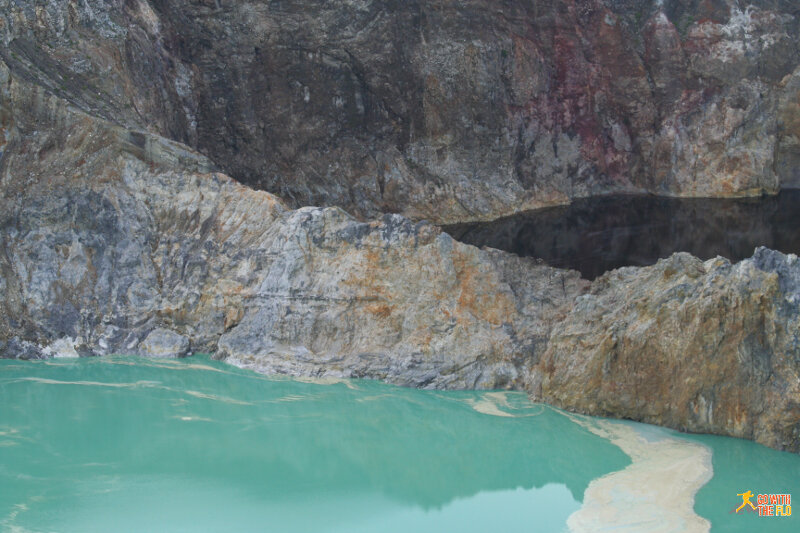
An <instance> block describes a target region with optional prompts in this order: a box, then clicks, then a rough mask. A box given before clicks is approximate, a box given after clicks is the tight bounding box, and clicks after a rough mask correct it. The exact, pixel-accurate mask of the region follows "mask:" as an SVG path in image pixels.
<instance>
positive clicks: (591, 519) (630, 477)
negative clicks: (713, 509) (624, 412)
mask: <svg viewBox="0 0 800 533" xmlns="http://www.w3.org/2000/svg"><path fill="white" fill-rule="evenodd" d="M566 416H568V417H569V418H570V419H571V420H573V421H574V422H575V423H577V424H579V425H580V426H582V427H584V428H586V429H588V430H589V431H591V432H592V433H594V434H595V435H598V436H600V437H603V438H605V439H608V440H610V441H611V442H612V443H613V444H615V445H616V446H618V447H619V448H620V449H621V450H622V451H623V452H625V453H626V454H627V455H628V456H629V457H630V458H631V460H632V461H633V462H632V463H631V464H630V465H628V466H627V467H626V468H624V469H623V470H620V471H618V472H612V473H610V474H607V475H605V476H603V477H600V478H597V479H595V480H593V481H592V482H591V483H590V484H589V487H588V488H587V489H586V492H585V493H584V498H583V506H582V507H581V508H580V509H579V510H578V511H576V512H574V513H573V514H572V515H571V516H570V517H569V519H568V521H567V525H568V527H569V530H570V531H571V532H573V533H584V532H589V531H591V532H603V531H614V532H615V533H619V532H624V533H634V532H636V533H673V532H674V533H678V532H681V533H701V532H703V533H706V532H708V531H709V530H710V528H711V524H710V523H709V521H708V520H706V519H705V518H703V517H701V516H699V515H697V514H696V513H695V512H694V497H695V494H697V491H698V490H700V488H701V487H702V486H703V485H705V484H706V483H707V482H708V481H709V480H710V479H711V477H712V475H713V468H712V466H711V449H710V448H708V447H707V446H703V445H702V444H699V443H695V442H690V441H686V440H682V439H679V438H676V437H673V436H671V435H670V434H669V433H667V432H666V431H665V430H662V429H658V428H649V427H648V428H647V431H646V432H645V431H643V430H642V429H641V428H637V427H635V426H633V425H630V424H626V423H623V422H613V421H610V420H592V419H589V418H584V417H579V416H575V415H566Z"/></svg>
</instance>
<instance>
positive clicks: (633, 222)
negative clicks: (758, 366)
mask: <svg viewBox="0 0 800 533" xmlns="http://www.w3.org/2000/svg"><path fill="white" fill-rule="evenodd" d="M443 229H444V230H445V231H446V232H448V233H449V234H450V235H452V236H453V237H454V238H455V239H457V240H459V241H462V242H465V243H468V244H474V245H476V246H490V247H492V248H498V249H500V250H506V251H508V252H513V253H515V254H517V255H520V256H528V257H538V258H541V259H543V260H544V261H545V262H546V263H547V264H549V265H552V266H556V267H561V268H570V269H574V270H578V271H580V273H581V274H582V275H583V276H584V277H585V278H588V279H594V278H596V277H598V276H600V275H601V274H603V273H604V272H607V271H609V270H613V269H615V268H619V267H622V266H645V265H652V264H654V263H655V262H656V261H658V260H659V259H660V258H664V257H669V256H670V255H672V254H673V253H674V252H689V253H691V254H693V255H695V256H697V257H699V258H701V259H704V260H705V259H711V258H712V257H716V256H718V255H720V256H722V257H726V258H728V259H730V260H731V261H739V260H741V259H745V258H747V257H750V256H752V255H753V250H754V249H755V248H756V247H758V246H767V247H769V248H773V249H775V250H779V251H781V252H784V253H794V254H800V190H787V191H783V192H781V193H780V194H779V195H778V196H766V197H759V198H740V199H716V198H715V199H709V198H663V197H655V196H607V197H600V198H590V199H583V200H577V201H575V202H573V203H572V204H570V205H568V206H559V207H552V208H546V209H540V210H536V211H531V212H529V213H523V214H519V215H514V216H511V217H508V218H503V219H500V220H496V221H494V222H487V223H475V224H459V225H453V226H445V227H444V228H443Z"/></svg>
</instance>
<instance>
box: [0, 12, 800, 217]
mask: <svg viewBox="0 0 800 533" xmlns="http://www.w3.org/2000/svg"><path fill="white" fill-rule="evenodd" d="M799 35H800V13H799V12H798V9H797V2H795V1H794V0H769V1H763V2H754V3H750V4H747V3H742V2H738V1H736V0H708V1H702V2H700V1H697V0H691V1H688V0H663V1H661V0H659V1H655V0H636V1H632V0H580V1H577V0H539V1H536V2H530V1H522V0H503V1H495V0H492V1H489V0H468V1H460V2H449V1H446V0H413V1H375V0H351V1H347V2H321V1H316V0H315V1H309V0H280V1H278V0H249V1H228V0H218V1H217V0H215V1H213V2H210V1H208V2H189V1H187V0H128V1H123V0H110V1H108V0H102V1H101V0H82V1H55V0H0V40H2V43H3V45H4V46H0V60H2V61H3V62H4V63H5V64H6V65H7V66H8V68H9V69H10V70H11V71H12V72H14V74H15V75H16V76H17V77H19V78H20V79H26V80H28V81H32V82H35V83H36V84H37V85H39V86H41V87H44V88H47V89H48V90H49V91H50V92H51V93H53V94H56V95H58V96H60V97H62V98H64V99H65V100H67V101H69V102H70V103H71V104H72V105H74V106H76V107H78V108H80V109H82V110H84V111H85V112H87V113H89V114H91V115H93V116H99V117H103V118H105V119H106V120H109V121H111V122H114V123H116V124H117V125H120V126H124V127H128V128H133V129H138V130H147V131H150V132H152V133H155V134H159V135H161V136H164V137H166V138H170V139H173V140H176V141H179V142H182V143H185V144H187V145H189V146H192V147H193V148H195V149H196V150H198V151H199V152H201V153H203V154H205V155H206V156H208V157H209V159H210V160H211V161H212V162H213V164H214V165H215V167H216V168H217V169H219V170H221V171H224V172H225V173H226V174H228V175H230V176H233V177H234V178H236V179H237V180H239V181H240V182H242V183H245V184H249V185H251V186H254V187H256V188H261V189H265V190H268V191H270V192H273V193H276V194H278V195H279V196H280V197H281V198H283V199H284V201H286V202H288V205H290V206H291V207H300V206H304V205H326V206H331V205H336V206H340V207H343V208H345V209H346V210H347V211H348V212H350V213H352V214H354V215H356V216H358V217H361V218H372V217H375V216H379V215H380V214H381V213H383V212H395V213H401V214H404V215H406V216H407V217H409V218H412V219H414V220H421V219H427V220H430V221H433V222H436V223H456V222H464V221H468V220H488V219H493V218H497V217H499V216H503V215H508V214H511V213H514V212H519V211H523V210H526V209H530V208H533V207H540V206H543V205H552V204H563V203H568V202H569V201H570V200H571V199H573V198H579V197H586V196H592V195H597V194H606V193H611V192H651V193H655V194H661V195H677V196H747V195H759V194H761V193H773V192H775V191H776V190H777V189H778V188H779V187H781V186H784V187H798V186H800V171H799V170H798V169H799V168H800V165H799V164H798V163H800V141H799V139H800V105H799V104H798V101H800V100H798V96H800V53H798V52H800V50H799V49H798V42H800V40H799V39H798V36H799ZM0 144H1V142H0Z"/></svg>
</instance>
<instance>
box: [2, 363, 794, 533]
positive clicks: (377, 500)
mask: <svg viewBox="0 0 800 533" xmlns="http://www.w3.org/2000/svg"><path fill="white" fill-rule="evenodd" d="M712 466H713V474H712V471H711V467H712ZM709 478H710V479H709ZM698 480H700V481H698ZM798 480H800V456H798V455H796V454H789V453H782V452H777V451H774V450H770V449H767V448H765V447H763V446H759V445H755V444H753V443H750V442H747V441H741V440H737V439H729V438H722V437H712V436H702V435H700V436H687V435H683V434H679V433H676V432H673V431H669V430H664V429H660V428H655V427H652V426H646V425H643V424H634V423H631V422H617V421H608V420H601V419H593V418H589V417H576V416H573V415H569V414H567V413H563V412H561V411H558V410H555V409H552V408H549V407H546V406H543V405H537V404H532V403H530V402H529V401H528V400H527V398H526V396H525V395H524V394H522V393H502V392H494V393H492V392H490V393H485V392H439V391H419V390H411V389H403V388H398V387H393V386H390V385H385V384H381V383H377V382H370V381H360V380H357V381H327V382H304V381H298V380H290V379H280V378H270V377H265V376H261V375H258V374H254V373H251V372H249V371H244V370H240V369H237V368H233V367H231V366H229V365H226V364H224V363H219V362H216V361H212V360H210V359H209V358H207V357H201V356H195V357H192V358H188V359H183V360H178V361H163V360H145V359H140V358H135V357H104V358H92V359H55V360H50V361H33V362H22V361H13V360H0V531H10V532H11V531H13V532H31V531H35V532H45V531H46V532H53V531H56V532H95V531H97V532H101V531H102V532H108V531H115V532H127V531H168V532H178V531H225V532H240V531H241V532H249V531H252V532H261V531H274V532H287V533H291V532H323V531H330V532H345V531H346V532H367V531H370V532H381V533H383V532H437V533H438V532H449V531H453V532H459V533H464V532H473V531H474V532H515V531H527V532H531V531H533V532H563V531H570V530H572V531H584V530H591V529H594V530H601V531H602V530H608V531H611V530H613V531H691V530H703V524H705V530H708V527H707V526H708V522H707V521H710V523H711V530H712V531H725V532H726V531H800V519H798V518H797V517H796V516H791V517H775V518H765V517H758V516H755V515H753V514H750V515H747V514H744V513H740V514H739V515H736V514H731V510H732V509H733V508H734V507H736V506H737V505H738V504H739V503H741V498H740V497H738V496H736V494H737V493H740V492H744V491H746V490H752V491H753V492H754V493H756V494H758V493H789V494H793V495H794V496H796V497H800V489H798V486H799V485H800V482H799V481H798ZM698 489H699V491H698ZM695 493H696V495H695ZM683 499H686V502H683V503H681V501H682V500H683ZM687 502H688V503H687ZM797 512H798V513H800V504H798V510H797ZM626 520H627V521H628V524H629V526H630V527H628V528H627V529H625V528H621V527H620V524H621V523H625V521H626ZM587 525H588V527H589V529H587ZM692 528H695V529H692ZM697 528H699V529H697Z"/></svg>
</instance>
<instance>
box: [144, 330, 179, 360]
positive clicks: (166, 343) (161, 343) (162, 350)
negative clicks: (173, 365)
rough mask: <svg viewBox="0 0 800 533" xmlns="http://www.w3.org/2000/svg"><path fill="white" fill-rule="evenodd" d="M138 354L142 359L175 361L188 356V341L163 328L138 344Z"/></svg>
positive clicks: (149, 334) (154, 331) (152, 332)
mask: <svg viewBox="0 0 800 533" xmlns="http://www.w3.org/2000/svg"><path fill="white" fill-rule="evenodd" d="M138 352H139V354H140V355H142V356H144V357H155V358H158V359H175V358H178V357H184V356H187V355H189V339H188V338H187V337H185V336H183V335H181V334H179V333H175V332H174V331H172V330H169V329H164V328H156V329H154V330H153V331H151V332H150V333H148V334H147V337H145V339H144V340H143V341H142V342H141V344H139V348H138Z"/></svg>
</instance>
